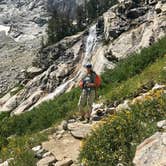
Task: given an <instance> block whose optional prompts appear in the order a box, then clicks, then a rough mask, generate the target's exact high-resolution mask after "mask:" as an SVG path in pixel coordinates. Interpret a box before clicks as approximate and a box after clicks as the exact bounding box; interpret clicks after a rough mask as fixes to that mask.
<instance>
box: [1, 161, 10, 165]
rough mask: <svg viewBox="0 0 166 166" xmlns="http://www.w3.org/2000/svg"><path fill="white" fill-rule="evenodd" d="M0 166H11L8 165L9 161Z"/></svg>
mask: <svg viewBox="0 0 166 166" xmlns="http://www.w3.org/2000/svg"><path fill="white" fill-rule="evenodd" d="M0 166H9V163H8V161H5V162H3V163H1V164H0Z"/></svg>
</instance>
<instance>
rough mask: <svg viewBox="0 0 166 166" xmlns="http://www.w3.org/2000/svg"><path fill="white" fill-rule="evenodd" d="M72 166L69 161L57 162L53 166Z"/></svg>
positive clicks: (71, 162)
mask: <svg viewBox="0 0 166 166" xmlns="http://www.w3.org/2000/svg"><path fill="white" fill-rule="evenodd" d="M72 164H73V161H72V160H71V159H65V160H62V161H58V162H57V163H56V164H54V166H70V165H72Z"/></svg>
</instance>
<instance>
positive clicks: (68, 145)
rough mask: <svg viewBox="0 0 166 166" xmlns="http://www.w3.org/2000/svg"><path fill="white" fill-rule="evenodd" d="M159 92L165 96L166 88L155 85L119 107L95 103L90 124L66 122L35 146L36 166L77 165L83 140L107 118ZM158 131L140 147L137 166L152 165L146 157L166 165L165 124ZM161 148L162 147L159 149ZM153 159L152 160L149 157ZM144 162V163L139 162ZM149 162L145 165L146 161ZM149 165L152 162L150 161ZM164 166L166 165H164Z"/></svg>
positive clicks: (160, 124) (135, 159)
mask: <svg viewBox="0 0 166 166" xmlns="http://www.w3.org/2000/svg"><path fill="white" fill-rule="evenodd" d="M157 91H163V92H164V93H166V85H158V84H156V85H155V86H154V87H153V88H152V89H151V90H150V91H148V92H146V93H142V94H140V95H139V96H137V97H136V98H133V99H130V100H125V101H124V102H123V103H122V104H119V105H118V106H117V107H110V108H108V107H106V106H104V105H103V104H94V105H93V111H92V114H91V119H92V122H91V123H86V124H85V123H84V122H81V121H79V120H77V119H70V120H68V121H63V122H62V123H61V124H60V125H59V126H58V127H57V128H56V129H55V130H56V132H55V133H53V134H52V135H50V136H49V137H48V141H46V142H43V143H42V144H41V145H39V146H37V147H34V148H33V149H32V150H33V151H34V152H35V154H36V157H37V158H38V159H40V160H39V161H38V163H37V166H48V165H54V166H70V165H72V166H77V165H79V164H78V160H77V159H78V156H79V151H80V148H81V144H82V141H83V140H84V139H85V138H86V136H88V135H90V133H91V131H92V130H93V129H94V128H96V127H97V126H98V125H99V124H100V123H101V122H102V121H103V120H104V118H105V117H108V116H111V115H113V114H114V113H115V112H118V111H123V110H124V109H129V110H130V105H133V104H135V103H136V102H143V101H145V100H146V98H148V97H152V96H153V94H154V93H155V92H157ZM157 126H158V128H159V132H157V133H155V134H154V135H153V136H152V137H150V138H147V139H146V140H145V141H144V142H143V143H142V144H141V145H139V146H138V147H137V151H136V155H135V158H134V161H133V162H134V163H135V165H136V166H139V165H142V166H150V165H147V164H143V163H144V162H145V161H146V159H147V156H148V158H149V156H153V160H151V161H150V162H151V164H152V163H153V162H159V163H160V164H161V165H162V163H164V164H165V163H166V160H165V157H164V156H166V121H162V122H159V123H158V124H157ZM158 145H159V146H158ZM159 152H162V153H159ZM149 159H151V157H150V158H149ZM140 162H141V163H140ZM145 163H146V162H145ZM148 164H149V162H148ZM164 164H163V165H162V166H165V165H164Z"/></svg>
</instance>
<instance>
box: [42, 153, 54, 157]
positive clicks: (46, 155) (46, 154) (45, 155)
mask: <svg viewBox="0 0 166 166" xmlns="http://www.w3.org/2000/svg"><path fill="white" fill-rule="evenodd" d="M51 154H52V153H51V152H46V153H44V154H43V156H42V158H45V157H48V156H51Z"/></svg>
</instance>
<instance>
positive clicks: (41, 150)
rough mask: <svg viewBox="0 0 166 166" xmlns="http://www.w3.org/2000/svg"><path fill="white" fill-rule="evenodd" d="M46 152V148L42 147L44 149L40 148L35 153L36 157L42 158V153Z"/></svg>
mask: <svg viewBox="0 0 166 166" xmlns="http://www.w3.org/2000/svg"><path fill="white" fill-rule="evenodd" d="M43 152H44V149H43V148H42V149H40V150H38V151H37V152H36V154H35V157H36V158H38V159H41V158H42V156H43V155H42V153H43Z"/></svg>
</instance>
